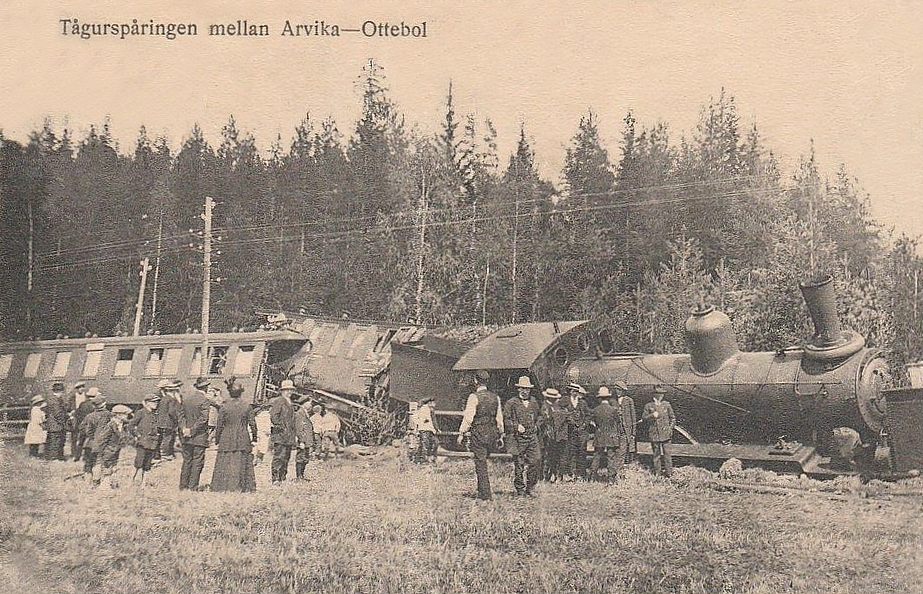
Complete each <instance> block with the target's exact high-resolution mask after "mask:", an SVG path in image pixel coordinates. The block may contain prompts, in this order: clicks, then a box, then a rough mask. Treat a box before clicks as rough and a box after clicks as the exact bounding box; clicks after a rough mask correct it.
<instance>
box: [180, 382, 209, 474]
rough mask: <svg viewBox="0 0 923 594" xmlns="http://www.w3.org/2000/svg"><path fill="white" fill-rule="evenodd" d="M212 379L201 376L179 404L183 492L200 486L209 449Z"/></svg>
mask: <svg viewBox="0 0 923 594" xmlns="http://www.w3.org/2000/svg"><path fill="white" fill-rule="evenodd" d="M210 385H211V384H210V382H209V381H208V380H207V379H205V378H204V377H200V378H198V379H197V380H196V381H195V383H193V385H192V387H193V388H194V391H193V393H192V394H191V395H189V396H187V397H186V398H183V402H182V404H181V405H180V406H181V407H182V415H181V416H180V419H179V421H180V426H179V430H180V443H182V446H183V449H182V453H183V466H182V469H181V470H180V474H179V488H180V491H183V490H186V489H190V490H193V491H195V490H196V489H198V488H199V477H200V476H201V475H202V468H204V467H205V450H206V449H207V448H208V413H209V411H210V410H211V401H209V399H208V395H207V394H206V390H208V388H209V386H210Z"/></svg>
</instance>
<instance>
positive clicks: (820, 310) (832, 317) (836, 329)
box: [800, 274, 844, 348]
mask: <svg viewBox="0 0 923 594" xmlns="http://www.w3.org/2000/svg"><path fill="white" fill-rule="evenodd" d="M800 286H801V294H802V295H803V296H804V302H805V305H807V306H808V314H809V315H810V316H811V321H812V322H813V323H814V337H813V338H812V339H811V343H812V344H813V345H814V346H816V347H818V348H828V347H832V346H836V345H838V344H842V343H843V342H844V340H843V332H842V330H841V329H840V319H839V318H838V317H837V315H836V295H835V294H834V292H833V277H832V276H830V275H829V274H825V275H823V276H820V277H816V278H813V279H811V280H808V281H805V282H803V283H801V285H800Z"/></svg>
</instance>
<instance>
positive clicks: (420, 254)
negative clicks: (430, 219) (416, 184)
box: [415, 167, 426, 324]
mask: <svg viewBox="0 0 923 594" xmlns="http://www.w3.org/2000/svg"><path fill="white" fill-rule="evenodd" d="M420 169H421V171H420V173H421V174H422V176H423V184H422V185H423V187H422V189H421V190H420V207H419V209H418V210H417V213H418V214H419V217H420V244H419V246H418V248H417V300H416V301H417V307H416V312H415V313H416V320H415V321H416V323H417V324H420V323H422V322H421V318H422V317H423V272H424V270H425V269H424V267H423V265H424V263H425V260H424V250H425V249H426V171H425V170H424V169H423V168H422V167H421V168H420Z"/></svg>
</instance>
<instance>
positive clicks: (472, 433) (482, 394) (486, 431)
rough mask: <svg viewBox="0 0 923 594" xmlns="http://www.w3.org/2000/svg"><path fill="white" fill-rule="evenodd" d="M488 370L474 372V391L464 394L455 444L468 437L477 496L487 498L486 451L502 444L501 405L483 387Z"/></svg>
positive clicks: (488, 489)
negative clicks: (472, 455)
mask: <svg viewBox="0 0 923 594" xmlns="http://www.w3.org/2000/svg"><path fill="white" fill-rule="evenodd" d="M489 378H490V374H488V373H487V371H484V370H480V371H478V372H477V373H476V374H475V376H474V385H475V389H474V392H472V393H471V394H469V395H468V401H467V402H466V403H465V411H464V413H463V415H462V422H461V426H460V427H459V428H458V444H459V445H461V444H462V443H464V440H465V439H466V438H467V439H468V449H469V450H471V453H472V454H474V473H475V474H476V475H477V481H478V499H481V500H484V501H487V500H490V499H491V498H492V496H493V494H492V493H491V491H490V476H489V475H488V474H487V455H488V454H489V453H490V452H491V451H493V450H495V449H496V448H498V447H503V437H502V435H503V409H502V408H501V407H500V397H499V396H497V395H496V394H494V393H493V392H491V391H490V390H488V389H487V382H488V381H489Z"/></svg>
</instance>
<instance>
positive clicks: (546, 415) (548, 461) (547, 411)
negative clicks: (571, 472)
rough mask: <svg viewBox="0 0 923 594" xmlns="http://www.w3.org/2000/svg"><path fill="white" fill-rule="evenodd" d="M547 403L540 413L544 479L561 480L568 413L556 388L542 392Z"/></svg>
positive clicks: (543, 405) (544, 403) (543, 404)
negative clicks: (562, 405)
mask: <svg viewBox="0 0 923 594" xmlns="http://www.w3.org/2000/svg"><path fill="white" fill-rule="evenodd" d="M542 396H544V397H545V402H543V403H542V407H541V411H540V412H539V435H540V436H541V440H542V462H543V464H544V474H543V478H544V479H545V480H546V481H551V482H554V481H557V480H560V479H561V457H562V456H563V455H564V449H565V448H566V447H567V411H566V410H565V409H564V408H562V407H561V393H560V392H558V391H557V390H555V389H554V388H547V389H546V390H545V391H544V392H542Z"/></svg>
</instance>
